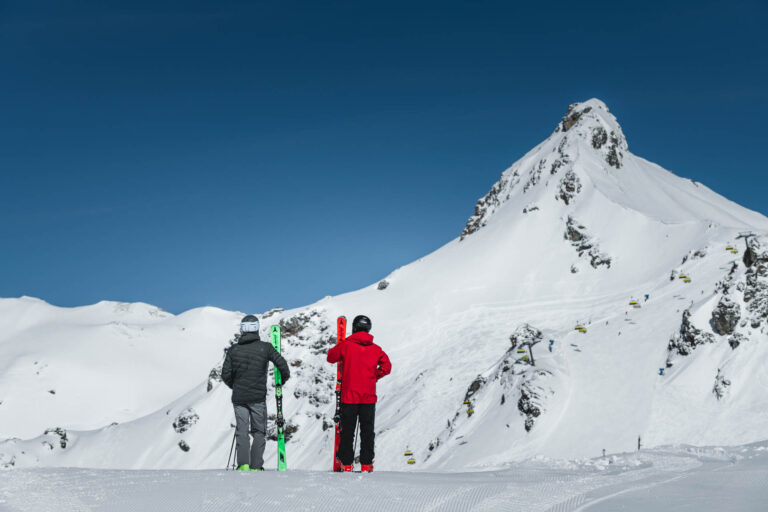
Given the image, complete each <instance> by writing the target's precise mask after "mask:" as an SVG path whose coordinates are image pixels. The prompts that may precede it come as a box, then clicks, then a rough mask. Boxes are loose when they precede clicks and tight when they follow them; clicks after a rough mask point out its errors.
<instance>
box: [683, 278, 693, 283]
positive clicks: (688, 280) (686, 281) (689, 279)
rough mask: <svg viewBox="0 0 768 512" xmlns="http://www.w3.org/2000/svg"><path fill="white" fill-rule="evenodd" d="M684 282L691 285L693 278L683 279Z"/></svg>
mask: <svg viewBox="0 0 768 512" xmlns="http://www.w3.org/2000/svg"><path fill="white" fill-rule="evenodd" d="M683 282H684V283H690V282H691V278H690V277H688V278H685V279H683Z"/></svg>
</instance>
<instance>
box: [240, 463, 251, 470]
mask: <svg viewBox="0 0 768 512" xmlns="http://www.w3.org/2000/svg"><path fill="white" fill-rule="evenodd" d="M237 470H238V471H250V470H251V466H249V465H248V464H243V465H242V466H237Z"/></svg>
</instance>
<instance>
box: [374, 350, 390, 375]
mask: <svg viewBox="0 0 768 512" xmlns="http://www.w3.org/2000/svg"><path fill="white" fill-rule="evenodd" d="M391 371H392V363H390V362H389V356H387V353H386V352H384V351H383V350H382V351H381V355H380V356H379V364H378V366H377V367H376V380H379V379H380V378H382V377H386V376H387V375H389V372H391Z"/></svg>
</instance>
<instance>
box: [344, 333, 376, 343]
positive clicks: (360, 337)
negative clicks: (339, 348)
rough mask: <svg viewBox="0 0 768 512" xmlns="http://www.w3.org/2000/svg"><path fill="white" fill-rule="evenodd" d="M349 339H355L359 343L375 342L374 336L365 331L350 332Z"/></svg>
mask: <svg viewBox="0 0 768 512" xmlns="http://www.w3.org/2000/svg"><path fill="white" fill-rule="evenodd" d="M347 340H349V341H354V342H355V343H357V344H358V345H371V344H372V343H373V336H371V335H370V334H368V333H367V332H365V331H357V332H355V333H352V334H350V335H349V336H348V337H347Z"/></svg>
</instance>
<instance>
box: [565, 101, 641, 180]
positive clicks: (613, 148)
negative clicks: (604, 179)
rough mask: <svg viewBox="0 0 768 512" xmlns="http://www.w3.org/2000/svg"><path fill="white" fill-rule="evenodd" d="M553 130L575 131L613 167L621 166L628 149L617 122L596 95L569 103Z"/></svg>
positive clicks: (574, 132)
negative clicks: (589, 98) (602, 154)
mask: <svg viewBox="0 0 768 512" xmlns="http://www.w3.org/2000/svg"><path fill="white" fill-rule="evenodd" d="M555 133H568V134H569V135H570V134H576V135H577V136H578V137H579V138H581V139H582V140H584V141H585V142H587V143H588V144H589V145H590V146H591V147H592V148H593V149H595V150H597V151H600V152H602V153H604V156H605V160H606V162H607V163H608V165H610V166H611V167H615V168H616V169H620V168H621V166H622V162H623V160H624V153H625V152H626V151H628V149H629V147H628V145H627V139H626V137H624V132H623V131H622V130H621V126H619V122H618V121H617V120H616V118H615V117H614V116H613V114H611V112H610V110H608V107H607V106H606V105H605V103H603V102H602V101H600V100H598V99H597V98H592V99H591V100H587V101H585V102H582V103H572V104H571V105H570V106H569V107H568V112H567V113H566V114H565V115H564V116H563V119H562V120H561V121H560V124H558V126H557V128H556V129H555Z"/></svg>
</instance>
